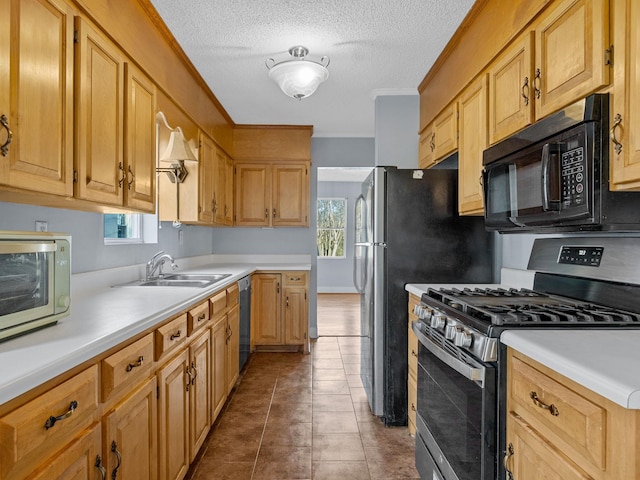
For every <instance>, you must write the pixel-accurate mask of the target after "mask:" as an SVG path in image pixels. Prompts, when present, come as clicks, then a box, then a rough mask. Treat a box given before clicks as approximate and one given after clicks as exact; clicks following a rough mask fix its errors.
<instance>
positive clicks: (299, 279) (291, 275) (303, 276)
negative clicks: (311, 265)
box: [283, 272, 307, 286]
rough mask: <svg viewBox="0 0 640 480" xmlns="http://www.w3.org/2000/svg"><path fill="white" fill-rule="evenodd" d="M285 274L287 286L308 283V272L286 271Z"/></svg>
mask: <svg viewBox="0 0 640 480" xmlns="http://www.w3.org/2000/svg"><path fill="white" fill-rule="evenodd" d="M283 276H284V285H285V286H289V285H302V286H305V285H306V284H307V272H285V273H283Z"/></svg>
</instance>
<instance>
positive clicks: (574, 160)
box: [560, 147, 587, 208]
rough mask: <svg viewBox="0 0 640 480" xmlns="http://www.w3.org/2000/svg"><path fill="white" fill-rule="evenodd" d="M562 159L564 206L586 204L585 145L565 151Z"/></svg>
mask: <svg viewBox="0 0 640 480" xmlns="http://www.w3.org/2000/svg"><path fill="white" fill-rule="evenodd" d="M560 160H561V164H560V172H561V179H562V180H561V181H562V185H561V188H562V206H563V207H564V208H568V207H573V206H580V205H584V204H585V203H586V202H587V197H586V182H587V178H586V173H585V172H586V165H585V159H584V147H576V148H573V149H571V150H567V151H566V152H563V153H562V155H561V157H560Z"/></svg>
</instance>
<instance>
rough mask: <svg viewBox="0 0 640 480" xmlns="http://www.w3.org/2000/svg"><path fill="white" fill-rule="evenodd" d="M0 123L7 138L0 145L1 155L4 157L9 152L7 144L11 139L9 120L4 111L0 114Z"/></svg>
mask: <svg viewBox="0 0 640 480" xmlns="http://www.w3.org/2000/svg"><path fill="white" fill-rule="evenodd" d="M0 125H2V126H3V127H4V129H5V130H6V131H7V140H6V141H5V142H4V143H3V144H2V145H0V152H2V156H3V157H6V156H7V155H8V154H9V144H10V143H11V140H12V139H13V132H12V131H11V129H10V128H9V120H7V116H6V115H5V114H4V113H3V114H2V115H0Z"/></svg>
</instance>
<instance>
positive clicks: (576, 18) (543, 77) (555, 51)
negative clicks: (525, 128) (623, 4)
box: [533, 0, 610, 119]
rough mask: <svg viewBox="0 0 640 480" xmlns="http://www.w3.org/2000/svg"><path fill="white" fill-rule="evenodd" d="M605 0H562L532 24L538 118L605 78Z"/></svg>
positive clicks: (592, 89)
mask: <svg viewBox="0 0 640 480" xmlns="http://www.w3.org/2000/svg"><path fill="white" fill-rule="evenodd" d="M609 48H610V44H609V2H608V1H607V0H564V1H560V2H558V3H557V5H554V6H553V7H552V8H551V9H550V10H549V11H548V12H546V13H545V14H543V17H542V18H541V19H540V20H539V21H538V22H536V24H535V71H534V79H533V87H534V97H535V110H536V119H539V118H542V117H545V116H547V115H549V114H550V113H553V112H555V111H557V110H558V109H560V108H562V107H564V106H565V105H568V104H570V103H572V102H573V101H575V100H578V99H580V98H582V97H585V96H587V95H588V94H590V93H592V92H594V91H596V90H597V89H599V88H600V87H603V86H605V85H607V84H608V83H609V67H608V65H607V64H606V60H605V58H606V51H607V49H609Z"/></svg>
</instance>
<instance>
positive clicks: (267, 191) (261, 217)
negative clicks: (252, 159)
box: [235, 163, 271, 227]
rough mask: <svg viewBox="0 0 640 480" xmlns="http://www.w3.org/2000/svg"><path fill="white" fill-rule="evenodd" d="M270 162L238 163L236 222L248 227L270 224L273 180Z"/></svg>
mask: <svg viewBox="0 0 640 480" xmlns="http://www.w3.org/2000/svg"><path fill="white" fill-rule="evenodd" d="M269 174H270V168H269V165H268V164H251V163H247V164H243V163H238V164H236V175H235V177H236V201H235V208H236V219H235V224H236V225H238V226H246V227H250V226H251V227H267V226H269V225H270V219H271V215H270V211H269V210H270V207H271V182H270V178H269Z"/></svg>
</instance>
